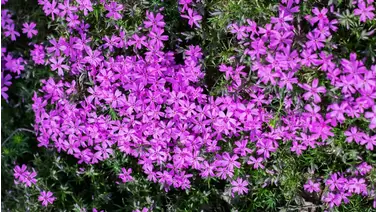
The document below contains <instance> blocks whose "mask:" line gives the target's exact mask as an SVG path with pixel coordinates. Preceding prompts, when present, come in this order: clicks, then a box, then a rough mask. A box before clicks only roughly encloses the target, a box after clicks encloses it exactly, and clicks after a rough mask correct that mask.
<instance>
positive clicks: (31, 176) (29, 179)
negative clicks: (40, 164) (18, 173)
mask: <svg viewBox="0 0 377 212" xmlns="http://www.w3.org/2000/svg"><path fill="white" fill-rule="evenodd" d="M24 176H25V177H24V180H23V181H22V182H23V183H25V185H26V187H30V186H31V185H32V184H34V185H35V184H36V183H37V179H35V176H37V173H36V172H35V171H33V172H28V171H27V172H25V175H24Z"/></svg>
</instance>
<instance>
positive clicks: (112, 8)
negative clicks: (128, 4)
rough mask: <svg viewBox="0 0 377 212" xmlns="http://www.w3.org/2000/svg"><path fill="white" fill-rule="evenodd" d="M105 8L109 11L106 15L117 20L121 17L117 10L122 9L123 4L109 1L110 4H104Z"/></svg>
mask: <svg viewBox="0 0 377 212" xmlns="http://www.w3.org/2000/svg"><path fill="white" fill-rule="evenodd" d="M105 9H106V10H107V11H108V12H109V13H107V14H106V17H108V18H112V19H114V20H119V19H121V18H122V15H121V14H119V13H118V12H120V11H122V10H123V5H121V4H117V3H116V2H110V4H105Z"/></svg>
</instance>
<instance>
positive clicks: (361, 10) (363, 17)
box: [353, 1, 375, 22]
mask: <svg viewBox="0 0 377 212" xmlns="http://www.w3.org/2000/svg"><path fill="white" fill-rule="evenodd" d="M357 7H358V8H356V9H355V10H354V11H353V14H355V15H357V16H360V21H361V22H366V21H367V20H373V18H374V16H375V15H374V12H373V11H374V7H373V5H368V7H367V6H366V5H365V2H364V1H359V3H358V4H357Z"/></svg>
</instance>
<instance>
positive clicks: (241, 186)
mask: <svg viewBox="0 0 377 212" xmlns="http://www.w3.org/2000/svg"><path fill="white" fill-rule="evenodd" d="M231 184H232V186H233V187H232V196H234V193H235V192H237V194H239V195H243V194H247V193H248V191H249V189H247V185H248V182H247V181H246V180H242V179H241V178H237V180H234V181H232V182H231Z"/></svg>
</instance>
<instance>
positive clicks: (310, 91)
mask: <svg viewBox="0 0 377 212" xmlns="http://www.w3.org/2000/svg"><path fill="white" fill-rule="evenodd" d="M302 88H303V89H305V90H306V91H307V92H306V93H305V94H304V95H303V97H304V99H305V100H309V98H310V97H313V98H314V102H315V103H319V102H321V97H320V96H319V94H318V93H326V88H325V87H323V86H319V87H318V79H314V80H313V82H312V85H311V86H310V85H309V84H303V85H302Z"/></svg>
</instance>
